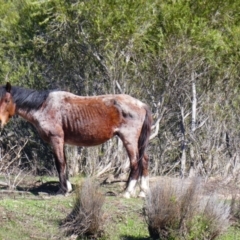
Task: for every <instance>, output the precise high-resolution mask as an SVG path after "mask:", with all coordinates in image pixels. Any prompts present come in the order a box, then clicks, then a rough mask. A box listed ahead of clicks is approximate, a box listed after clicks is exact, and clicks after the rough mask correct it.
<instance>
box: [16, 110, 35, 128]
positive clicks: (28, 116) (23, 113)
mask: <svg viewBox="0 0 240 240" xmlns="http://www.w3.org/2000/svg"><path fill="white" fill-rule="evenodd" d="M15 114H17V115H19V116H20V117H22V118H24V119H25V120H27V121H28V122H30V123H32V124H34V123H35V118H34V115H33V112H32V111H27V110H25V109H23V108H19V107H18V106H16V112H15Z"/></svg>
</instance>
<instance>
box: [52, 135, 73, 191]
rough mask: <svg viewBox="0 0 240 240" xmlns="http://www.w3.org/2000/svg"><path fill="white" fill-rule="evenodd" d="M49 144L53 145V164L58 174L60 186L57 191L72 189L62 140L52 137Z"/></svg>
mask: <svg viewBox="0 0 240 240" xmlns="http://www.w3.org/2000/svg"><path fill="white" fill-rule="evenodd" d="M51 145H52V147H53V154H54V158H55V164H56V168H57V171H58V175H59V182H60V188H59V191H58V192H59V193H62V194H66V193H68V192H71V191H72V185H71V183H70V182H69V181H68V175H67V162H66V156H65V151H64V140H63V138H60V137H52V138H51Z"/></svg>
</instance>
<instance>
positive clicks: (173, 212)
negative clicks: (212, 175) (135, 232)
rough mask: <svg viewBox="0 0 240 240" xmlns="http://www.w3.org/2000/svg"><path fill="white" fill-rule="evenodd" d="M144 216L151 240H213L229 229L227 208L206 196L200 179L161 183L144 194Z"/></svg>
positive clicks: (212, 197) (212, 195) (228, 211)
mask: <svg viewBox="0 0 240 240" xmlns="http://www.w3.org/2000/svg"><path fill="white" fill-rule="evenodd" d="M144 214H145V217H146V221H147V224H148V230H149V234H150V236H151V237H152V238H153V239H172V240H173V239H189V240H194V239H208V240H210V239H215V238H216V237H218V236H219V235H220V234H222V233H223V232H224V231H225V230H226V229H227V228H228V227H229V225H230V222H229V217H230V206H229V205H228V204H226V203H225V202H223V201H219V200H218V199H217V197H216V195H215V194H214V193H212V194H210V195H208V196H205V195H204V191H203V188H202V184H201V182H200V180H199V179H197V178H195V179H192V180H188V182H186V180H185V181H184V180H178V181H173V180H164V181H162V182H158V183H156V184H155V185H154V186H153V187H152V188H151V189H150V190H149V193H148V194H147V197H146V200H145V207H144Z"/></svg>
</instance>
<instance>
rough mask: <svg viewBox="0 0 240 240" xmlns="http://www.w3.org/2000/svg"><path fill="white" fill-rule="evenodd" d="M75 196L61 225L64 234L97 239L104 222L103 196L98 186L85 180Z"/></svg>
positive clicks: (91, 181) (89, 180)
mask: <svg viewBox="0 0 240 240" xmlns="http://www.w3.org/2000/svg"><path fill="white" fill-rule="evenodd" d="M75 195H76V198H75V203H74V207H73V210H72V212H71V213H70V214H69V215H68V216H67V217H66V219H65V220H64V221H63V222H62V224H61V228H62V230H63V232H64V234H65V235H67V236H68V235H70V236H71V235H76V236H78V237H84V236H85V237H90V238H99V237H100V236H101V231H103V220H104V219H103V211H102V206H103V204H104V196H103V194H102V193H101V192H100V189H99V186H98V185H97V184H96V183H95V182H94V181H93V180H91V179H87V180H86V181H84V182H83V183H82V186H81V187H80V188H78V189H77V190H76V193H75Z"/></svg>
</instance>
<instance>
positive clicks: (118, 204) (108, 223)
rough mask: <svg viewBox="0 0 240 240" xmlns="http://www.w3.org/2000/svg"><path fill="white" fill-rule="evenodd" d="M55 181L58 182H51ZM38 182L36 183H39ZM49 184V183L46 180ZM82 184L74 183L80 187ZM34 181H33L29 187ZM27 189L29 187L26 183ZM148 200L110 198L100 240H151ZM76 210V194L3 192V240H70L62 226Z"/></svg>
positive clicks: (227, 237) (227, 239) (234, 235)
mask: <svg viewBox="0 0 240 240" xmlns="http://www.w3.org/2000/svg"><path fill="white" fill-rule="evenodd" d="M47 180H48V181H49V180H50V181H54V180H57V179H52V178H51V179H47ZM35 181H36V179H35ZM44 181H45V180H44ZM77 181H78V180H74V182H75V183H76V182H77ZM30 182H31V183H32V182H33V180H32V179H29V184H30ZM23 184H24V186H26V185H27V182H26V181H25V182H24V183H23ZM101 189H102V191H103V192H108V191H109V189H111V190H114V191H115V192H117V193H119V192H120V190H121V189H122V187H119V185H115V184H110V185H104V186H101ZM143 204H144V200H142V199H139V198H132V199H124V198H121V197H119V196H106V198H105V203H104V205H103V211H104V231H105V234H104V235H103V236H102V237H101V238H100V240H108V239H111V240H119V239H122V240H150V237H149V233H148V228H147V224H146V221H145V219H144V216H143V210H142V208H143ZM73 206H74V194H71V195H69V196H67V197H64V196H48V195H43V196H42V195H40V196H38V195H34V194H28V195H23V196H21V195H9V194H7V195H3V194H2V193H1V191H0V240H15V239H16V240H18V239H21V240H25V239H37V240H41V239H52V240H55V239H58V240H68V239H70V238H67V237H62V236H61V235H60V233H59V223H60V222H61V221H62V220H63V219H65V218H66V216H67V215H68V214H69V213H70V212H71V210H72V208H73ZM218 239H219V240H235V239H240V230H239V229H238V228H234V227H231V228H229V229H228V231H227V232H226V233H225V234H224V235H222V236H220V237H219V238H218Z"/></svg>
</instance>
